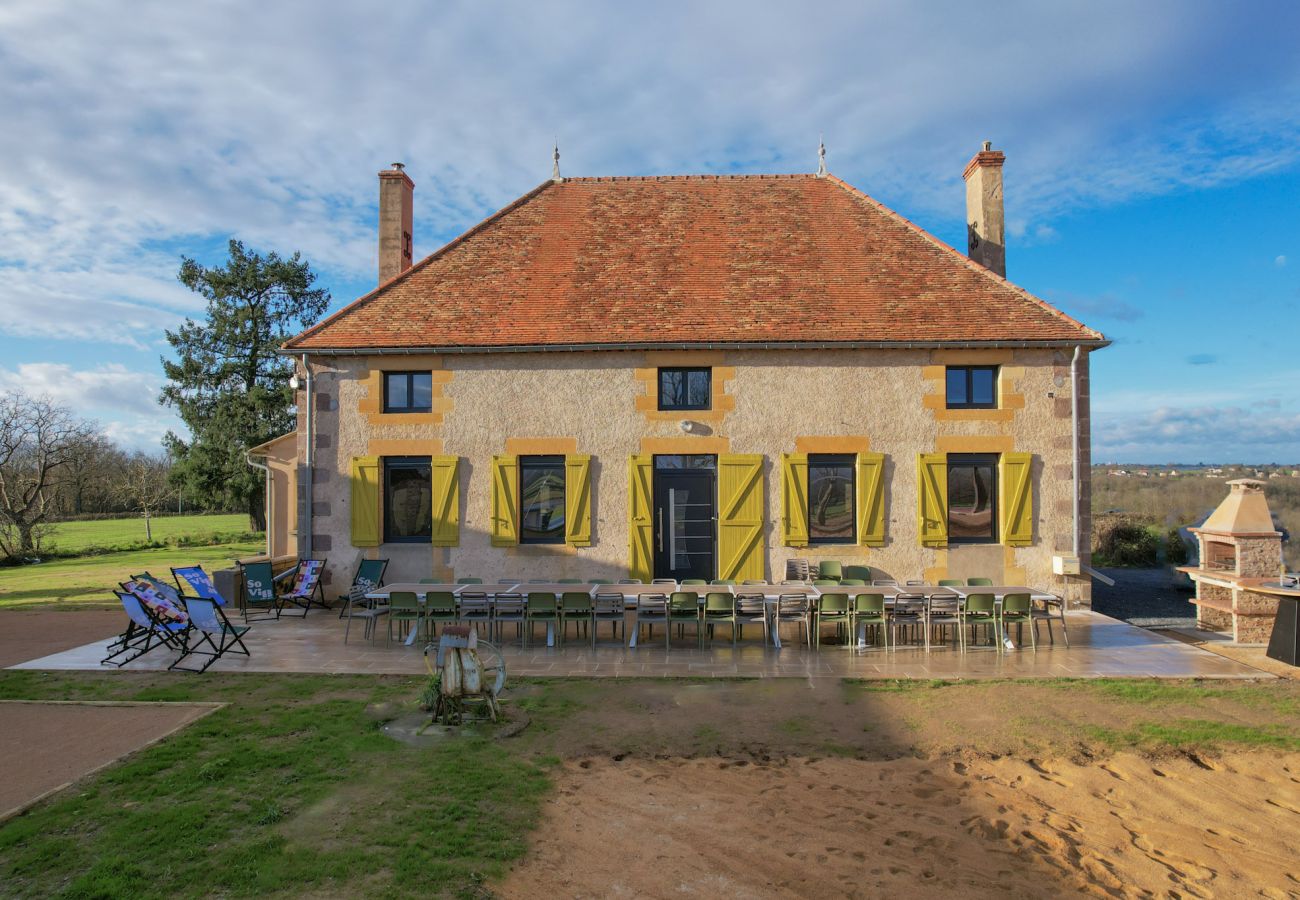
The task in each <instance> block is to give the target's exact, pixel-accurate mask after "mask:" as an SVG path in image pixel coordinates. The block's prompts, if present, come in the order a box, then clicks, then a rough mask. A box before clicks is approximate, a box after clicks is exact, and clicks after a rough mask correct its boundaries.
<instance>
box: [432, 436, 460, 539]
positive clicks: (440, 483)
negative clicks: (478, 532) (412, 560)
mask: <svg viewBox="0 0 1300 900" xmlns="http://www.w3.org/2000/svg"><path fill="white" fill-rule="evenodd" d="M431 462H432V479H431V480H432V484H431V485H430V487H431V488H432V492H431V496H432V503H431V504H430V505H431V506H432V508H433V538H432V543H433V546H435V547H455V546H456V545H457V544H459V543H460V457H458V456H435V457H433V459H432V461H431Z"/></svg>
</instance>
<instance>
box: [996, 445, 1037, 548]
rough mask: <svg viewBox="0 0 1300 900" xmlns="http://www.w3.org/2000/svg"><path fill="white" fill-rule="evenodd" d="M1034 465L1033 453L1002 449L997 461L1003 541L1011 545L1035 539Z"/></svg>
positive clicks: (1022, 543)
mask: <svg viewBox="0 0 1300 900" xmlns="http://www.w3.org/2000/svg"><path fill="white" fill-rule="evenodd" d="M1033 466H1034V457H1033V454H1031V453H1003V454H1002V459H1001V460H999V462H998V469H999V471H998V484H999V488H1000V490H999V493H1000V494H1001V497H1000V498H999V499H998V503H999V505H1000V506H1001V507H1002V543H1004V544H1006V545H1007V546H1008V547H1028V546H1029V545H1030V544H1032V543H1033V542H1034V498H1033V490H1032V487H1033V478H1032V474H1033Z"/></svg>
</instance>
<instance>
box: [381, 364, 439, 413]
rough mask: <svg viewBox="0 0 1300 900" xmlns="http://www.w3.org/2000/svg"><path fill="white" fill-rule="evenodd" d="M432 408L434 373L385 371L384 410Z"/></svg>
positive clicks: (404, 411)
mask: <svg viewBox="0 0 1300 900" xmlns="http://www.w3.org/2000/svg"><path fill="white" fill-rule="evenodd" d="M431 409H433V374H432V373H430V372H385V373H384V412H386V413H407V412H429V411H430V410H431Z"/></svg>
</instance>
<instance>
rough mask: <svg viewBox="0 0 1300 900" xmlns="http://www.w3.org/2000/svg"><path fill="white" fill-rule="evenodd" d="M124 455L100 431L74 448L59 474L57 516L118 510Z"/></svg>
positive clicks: (124, 464)
mask: <svg viewBox="0 0 1300 900" xmlns="http://www.w3.org/2000/svg"><path fill="white" fill-rule="evenodd" d="M127 462H128V457H127V455H126V454H125V453H124V452H122V451H121V450H120V449H118V448H117V447H116V446H115V445H114V444H113V443H112V441H110V440H109V439H108V438H107V437H105V436H104V435H102V434H94V435H91V436H90V437H88V438H87V439H86V440H85V441H83V442H82V443H81V444H80V445H79V446H77V447H75V448H74V449H73V452H72V455H71V456H70V457H69V459H68V462H67V465H65V466H64V467H63V469H62V473H61V474H60V475H59V478H58V483H59V497H58V500H59V503H58V510H57V512H56V513H55V515H56V516H60V517H62V516H80V515H84V514H86V513H104V512H111V511H113V510H114V509H117V508H119V507H117V504H118V503H121V502H122V500H121V498H120V497H119V496H118V494H120V493H121V491H120V486H121V481H122V479H123V477H124V475H125V472H126V467H127Z"/></svg>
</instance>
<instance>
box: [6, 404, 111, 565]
mask: <svg viewBox="0 0 1300 900" xmlns="http://www.w3.org/2000/svg"><path fill="white" fill-rule="evenodd" d="M94 433H95V429H94V426H92V425H91V423H89V422H86V421H83V420H81V419H78V418H76V417H74V416H73V415H72V411H71V410H69V409H68V408H67V407H64V406H59V405H57V404H56V403H54V402H53V401H51V400H50V399H49V398H48V397H29V396H28V395H26V394H23V393H20V392H17V391H14V392H11V393H7V394H4V395H0V550H3V551H4V553H5V554H6V555H8V556H18V555H20V554H24V553H32V552H34V551H35V550H36V549H37V547H38V546H39V543H40V534H41V526H42V525H43V524H44V523H45V522H46V521H47V519H48V518H49V516H50V513H51V512H52V508H51V500H52V497H53V493H54V490H55V480H56V476H57V475H58V474H59V470H60V469H61V468H62V467H63V466H66V465H67V464H68V461H69V459H71V458H72V456H73V454H74V453H75V452H76V450H77V448H78V447H80V446H81V445H82V444H84V443H85V442H86V441H87V440H89V439H90V438H91V436H92V435H93V434H94Z"/></svg>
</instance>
